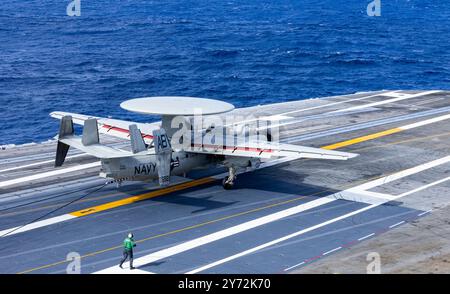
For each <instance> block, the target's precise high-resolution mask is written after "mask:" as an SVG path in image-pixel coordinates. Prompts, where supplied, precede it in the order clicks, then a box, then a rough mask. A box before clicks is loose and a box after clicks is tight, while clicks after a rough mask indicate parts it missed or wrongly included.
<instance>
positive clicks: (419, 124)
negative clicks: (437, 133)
mask: <svg viewBox="0 0 450 294" xmlns="http://www.w3.org/2000/svg"><path fill="white" fill-rule="evenodd" d="M446 119H450V114H446V115H442V116H438V117H433V118H430V119H427V120H423V121H419V122H416V123H413V124H409V125H405V126H401V127H399V129H402V130H404V131H406V130H410V129H414V128H418V127H422V126H425V125H429V124H432V123H435V122H440V121H443V120H446Z"/></svg>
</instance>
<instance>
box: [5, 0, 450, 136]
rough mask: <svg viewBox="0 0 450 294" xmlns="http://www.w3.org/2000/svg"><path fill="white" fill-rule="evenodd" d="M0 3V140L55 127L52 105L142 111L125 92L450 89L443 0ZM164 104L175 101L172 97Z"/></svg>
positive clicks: (303, 93) (251, 95)
mask: <svg viewBox="0 0 450 294" xmlns="http://www.w3.org/2000/svg"><path fill="white" fill-rule="evenodd" d="M70 2H71V1H69V0H53V1H50V0H26V1H24V0H2V1H1V2H0V145H4V144H23V143H29V142H42V141H46V140H48V139H50V138H52V137H53V136H55V134H56V132H57V130H58V121H56V120H55V119H52V118H50V117H49V115H48V114H49V113H50V112H51V111H55V110H60V111H70V112H77V113H84V114H91V115H96V116H105V117H107V116H111V117H113V118H118V119H128V120H135V121H140V122H145V121H154V120H155V119H156V118H155V117H148V116H144V115H139V114H134V113H130V112H127V111H125V110H123V109H121V108H120V107H119V104H120V102H122V101H123V100H126V99H129V98H135V97H142V96H156V95H158V96H167V95H177V96H199V97H208V98H216V99H221V100H225V101H228V102H230V103H233V104H235V105H236V106H237V107H244V106H252V105H258V104H266V103H274V102H283V101H292V100H298V99H305V98H311V97H322V96H330V95H338V94H348V93H354V92H359V91H370V90H381V89H450V1H440V0H439V1H438V0H435V1H431V0H409V1H407V0H381V16H379V17H369V16H368V15H367V13H366V9H367V5H368V3H369V2H370V1H368V0H346V1H340V0H296V1H287V0H273V1H266V0H246V1H235V0H222V1H217V0H185V1H181V0H166V1H138V0H133V1H132V0H120V1H119V0H81V16H79V17H76V16H74V17H70V16H68V15H67V14H66V7H67V5H68V4H69V3H70ZM168 103H170V102H169V101H168Z"/></svg>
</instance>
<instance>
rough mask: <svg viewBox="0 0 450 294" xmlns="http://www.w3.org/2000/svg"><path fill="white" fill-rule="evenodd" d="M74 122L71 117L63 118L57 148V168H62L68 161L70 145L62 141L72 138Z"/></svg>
mask: <svg viewBox="0 0 450 294" xmlns="http://www.w3.org/2000/svg"><path fill="white" fill-rule="evenodd" d="M73 133H74V130H73V121H72V117H71V116H70V115H67V116H63V117H62V118H61V124H60V125H59V135H58V146H57V147H56V158H55V167H58V166H61V165H62V164H63V163H64V160H65V159H66V156H67V152H69V148H70V145H67V144H64V143H63V142H61V141H60V139H63V138H65V137H67V136H72V135H73Z"/></svg>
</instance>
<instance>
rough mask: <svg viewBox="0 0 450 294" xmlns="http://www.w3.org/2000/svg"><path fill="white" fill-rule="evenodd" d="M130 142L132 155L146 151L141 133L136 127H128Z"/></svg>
mask: <svg viewBox="0 0 450 294" xmlns="http://www.w3.org/2000/svg"><path fill="white" fill-rule="evenodd" d="M129 129H130V141H131V151H132V152H133V154H135V153H138V152H141V151H145V150H147V147H146V146H145V142H144V139H142V134H141V131H139V129H138V127H137V125H130V127H129Z"/></svg>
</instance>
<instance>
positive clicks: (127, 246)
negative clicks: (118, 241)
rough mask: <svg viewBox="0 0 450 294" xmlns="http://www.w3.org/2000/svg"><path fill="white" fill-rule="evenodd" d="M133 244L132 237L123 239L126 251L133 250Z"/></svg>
mask: <svg viewBox="0 0 450 294" xmlns="http://www.w3.org/2000/svg"><path fill="white" fill-rule="evenodd" d="M134 246H135V244H134V241H133V239H130V238H126V239H125V240H123V247H124V249H125V250H127V251H131V250H133V247H134Z"/></svg>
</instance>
